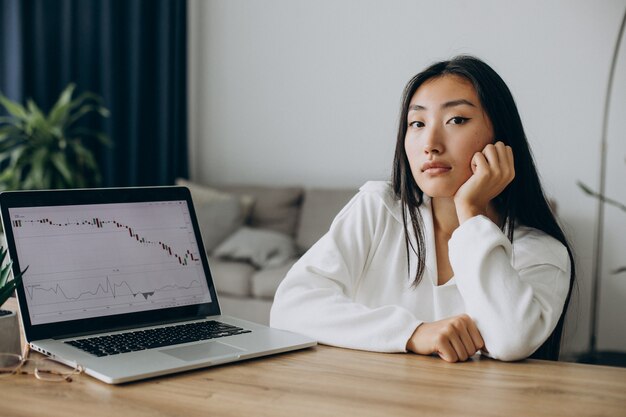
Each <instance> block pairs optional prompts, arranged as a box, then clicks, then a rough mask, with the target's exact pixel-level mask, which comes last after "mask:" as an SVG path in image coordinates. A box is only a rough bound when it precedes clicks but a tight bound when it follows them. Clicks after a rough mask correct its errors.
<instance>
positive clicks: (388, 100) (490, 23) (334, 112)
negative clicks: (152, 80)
mask: <svg viewBox="0 0 626 417" xmlns="http://www.w3.org/2000/svg"><path fill="white" fill-rule="evenodd" d="M189 4H190V7H189V20H190V25H189V42H190V46H189V67H190V69H189V71H190V73H189V76H190V85H189V89H190V102H189V110H190V144H191V154H190V158H191V160H190V163H191V172H192V178H193V179H195V180H198V181H202V182H205V183H221V184H234V183H257V184H302V185H306V186H354V187H356V186H358V185H360V184H362V183H363V182H365V181H366V180H369V179H388V178H389V175H390V169H391V162H392V154H393V148H394V142H395V135H396V122H397V117H398V110H399V105H400V94H401V91H402V88H403V87H404V85H405V83H406V82H407V81H408V79H409V78H410V77H411V76H412V75H414V74H415V73H417V72H419V71H420V70H421V69H423V68H424V67H425V66H427V65H428V64H430V63H432V62H433V61H435V60H440V59H445V58H449V57H451V56H453V55H455V54H460V53H470V54H475V55H477V56H479V57H481V58H482V59H484V60H485V61H487V62H488V63H489V64H491V65H492V66H493V67H494V69H495V70H496V71H498V73H499V74H500V75H501V76H502V77H503V78H504V80H505V81H506V82H507V83H508V85H509V87H510V88H511V90H512V91H513V94H514V96H515V98H516V100H517V104H518V106H519V109H520V112H521V114H522V119H523V121H524V123H525V127H526V131H527V134H528V137H529V140H530V142H531V146H532V148H533V150H534V154H535V157H536V160H537V165H538V169H539V172H540V174H541V176H542V178H543V181H544V185H545V188H546V191H547V193H548V194H549V195H550V196H551V197H552V198H554V199H556V201H557V203H558V207H559V213H560V215H561V217H562V219H563V221H564V222H565V223H566V227H567V231H568V233H569V235H570V237H571V238H572V240H573V242H574V248H575V250H576V252H577V255H578V271H579V289H580V291H579V295H575V299H574V300H573V306H574V311H573V314H572V315H571V316H570V322H569V324H568V326H567V328H566V331H567V333H566V340H567V346H566V349H567V350H569V351H577V350H582V349H584V348H585V346H586V342H587V337H588V322H589V318H588V316H589V314H588V311H589V299H590V296H589V293H590V288H591V284H590V275H591V259H592V252H593V233H594V225H595V218H596V208H597V207H596V204H595V202H594V201H593V199H591V198H588V197H585V196H583V195H582V193H581V191H580V190H579V189H578V188H577V187H576V185H575V182H576V180H577V179H580V180H583V181H584V182H586V183H587V184H590V185H592V186H596V185H597V183H598V181H599V175H598V161H599V139H600V131H601V122H602V106H603V100H604V90H605V86H606V80H607V75H608V69H609V62H610V56H611V53H612V49H613V47H614V43H615V38H616V35H617V31H618V28H619V24H620V21H621V16H622V14H623V12H624V8H625V6H626V1H625V0H604V1H597V0H558V1H557V0H552V1H545V0H532V1H499V0H480V1H463V0H445V1H416V0H397V1H385V2H383V1H374V0H339V1H333V0H324V1H306V2H305V1H294V0H264V1H242V0H202V1H199V0H190V3H189ZM623 55H624V53H623V52H622V56H623ZM622 68H624V63H622ZM621 91H622V93H623V92H624V91H625V90H624V88H623V87H622V90H621ZM625 98H626V94H622V95H621V96H619V97H617V98H616V100H617V101H618V102H621V103H624V99H625ZM621 108H622V109H624V107H623V106H622V107H621ZM622 126H623V122H622ZM613 130H616V129H613ZM615 133H616V132H615ZM622 142H623V138H622ZM621 224H622V225H623V224H624V223H621ZM622 230H624V229H622ZM622 278H623V279H622V281H621V283H622V284H623V283H624V282H626V277H624V276H622ZM620 285H621V284H620ZM620 285H618V286H617V287H615V286H614V287H613V289H615V288H618V289H619V291H621V293H622V296H621V298H618V301H619V302H615V303H613V304H612V305H611V309H612V310H611V311H608V312H607V311H603V315H604V316H605V317H606V316H611V315H614V316H617V317H625V316H626V303H624V300H626V286H625V285H621V286H620ZM606 323H609V322H606V321H605V322H603V325H605V324H606ZM607 326H608V327H610V324H607V325H606V326H604V327H602V330H603V332H604V333H606V334H604V333H603V334H602V335H601V336H600V341H601V346H602V344H604V345H606V346H608V345H611V346H612V347H617V348H620V349H622V350H626V334H625V333H626V332H624V330H623V326H622V327H619V328H617V333H618V337H617V338H615V337H613V336H611V335H610V334H608V333H610V332H607V329H608V327H607ZM605 327H607V328H606V329H605ZM613 333H615V331H614V332H613Z"/></svg>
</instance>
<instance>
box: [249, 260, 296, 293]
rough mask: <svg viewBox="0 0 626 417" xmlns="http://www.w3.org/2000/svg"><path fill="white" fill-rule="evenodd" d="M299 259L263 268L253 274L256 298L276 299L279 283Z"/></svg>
mask: <svg viewBox="0 0 626 417" xmlns="http://www.w3.org/2000/svg"><path fill="white" fill-rule="evenodd" d="M296 261H297V259H295V258H294V259H291V260H289V261H288V262H287V263H285V264H284V265H282V266H279V267H277V268H267V269H261V270H259V271H257V272H255V273H254V274H253V275H252V278H251V280H252V295H253V296H254V297H256V298H265V299H268V300H272V299H274V294H275V293H276V290H277V289H278V285H279V284H280V283H281V282H282V280H283V278H285V276H286V275H287V272H289V270H290V269H291V267H292V266H293V264H295V263H296Z"/></svg>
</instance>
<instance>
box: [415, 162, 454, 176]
mask: <svg viewBox="0 0 626 417" xmlns="http://www.w3.org/2000/svg"><path fill="white" fill-rule="evenodd" d="M451 169H452V167H451V166H450V165H448V164H446V163H444V162H438V161H426V162H424V163H423V164H422V172H424V173H426V174H430V175H437V174H444V173H446V172H448V171H450V170H451Z"/></svg>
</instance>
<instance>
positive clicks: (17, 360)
mask: <svg viewBox="0 0 626 417" xmlns="http://www.w3.org/2000/svg"><path fill="white" fill-rule="evenodd" d="M29 353H30V347H29V346H28V345H26V347H25V348H24V353H23V354H21V355H20V354H17V353H5V352H0V380H1V379H5V378H6V377H10V376H11V375H26V374H27V375H34V376H35V378H37V379H39V380H41V381H50V382H63V381H66V382H72V377H74V376H76V375H79V374H81V373H82V372H83V371H84V369H83V368H82V367H81V366H78V367H75V368H73V367H71V366H67V365H64V364H62V363H60V362H57V361H55V360H54V359H51V358H46V357H41V358H29Z"/></svg>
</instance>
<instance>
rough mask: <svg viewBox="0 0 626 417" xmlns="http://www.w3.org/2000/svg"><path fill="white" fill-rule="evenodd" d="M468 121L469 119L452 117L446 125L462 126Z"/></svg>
mask: <svg viewBox="0 0 626 417" xmlns="http://www.w3.org/2000/svg"><path fill="white" fill-rule="evenodd" d="M468 120H469V118H468V117H461V116H456V117H453V118H452V119H450V120H449V121H448V123H451V124H453V125H462V124H464V123H465V122H467V121H468Z"/></svg>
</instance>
